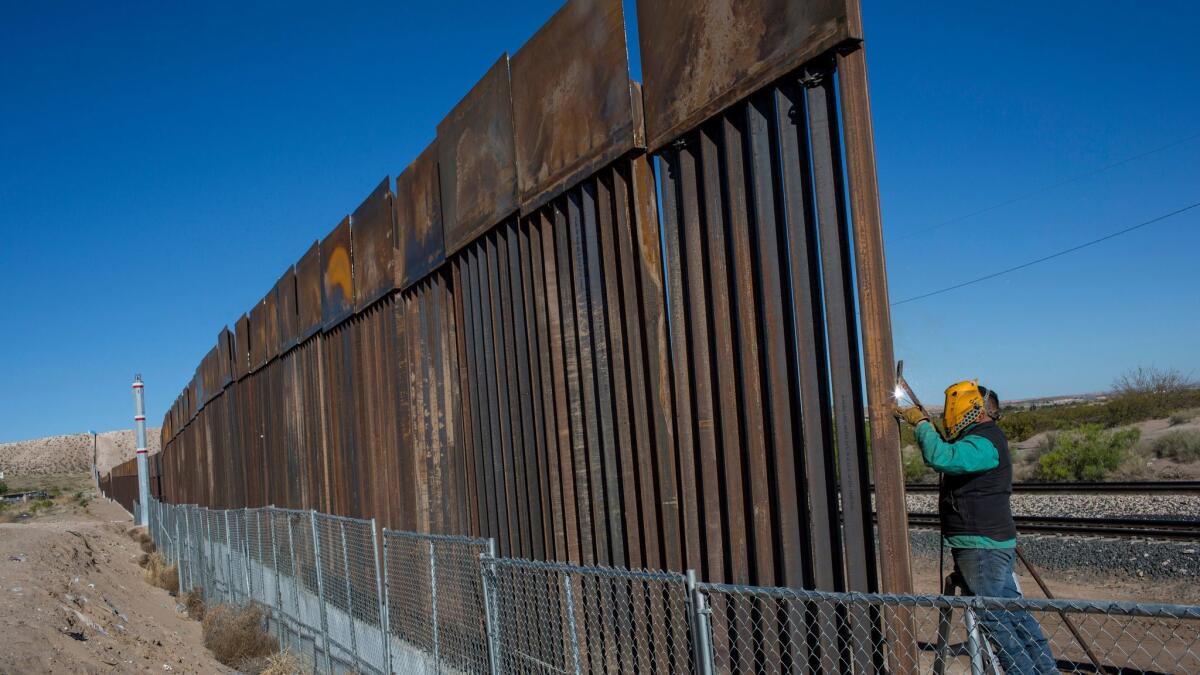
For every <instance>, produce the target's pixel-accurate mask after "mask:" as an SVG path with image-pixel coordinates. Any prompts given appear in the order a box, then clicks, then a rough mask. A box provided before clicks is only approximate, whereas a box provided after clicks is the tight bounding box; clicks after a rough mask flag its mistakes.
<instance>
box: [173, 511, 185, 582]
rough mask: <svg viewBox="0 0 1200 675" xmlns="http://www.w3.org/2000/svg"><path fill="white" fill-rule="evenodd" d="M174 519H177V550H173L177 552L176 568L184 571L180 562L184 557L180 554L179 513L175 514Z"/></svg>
mask: <svg viewBox="0 0 1200 675" xmlns="http://www.w3.org/2000/svg"><path fill="white" fill-rule="evenodd" d="M174 520H175V550H174V551H172V552H173V553H174V554H175V569H176V570H177V571H180V572H182V571H183V565H181V564H180V563H181V562H182V560H183V559H182V557H180V554H179V514H175V518H174Z"/></svg>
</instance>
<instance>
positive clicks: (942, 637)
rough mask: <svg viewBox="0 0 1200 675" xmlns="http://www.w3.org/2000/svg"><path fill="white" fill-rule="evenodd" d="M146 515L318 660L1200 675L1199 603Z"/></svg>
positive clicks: (332, 665) (616, 668)
mask: <svg viewBox="0 0 1200 675" xmlns="http://www.w3.org/2000/svg"><path fill="white" fill-rule="evenodd" d="M149 516H150V531H151V535H152V536H153V537H154V540H155V542H156V544H157V545H158V548H159V551H160V552H162V554H163V555H164V556H166V557H167V558H168V560H170V561H171V562H174V563H176V564H178V566H179V578H180V585H181V587H182V588H183V589H184V590H189V589H193V588H199V589H201V591H202V592H203V593H204V596H205V599H206V601H207V602H209V603H217V602H221V603H229V604H241V603H245V602H254V603H256V604H258V605H259V606H261V607H262V608H263V609H264V610H265V614H266V616H267V619H266V621H267V623H268V628H269V629H270V630H271V631H272V632H273V633H274V634H275V635H276V636H278V638H279V640H280V642H281V644H282V645H283V646H284V647H286V648H287V649H288V650H289V651H291V652H292V653H293V654H296V655H297V656H299V657H301V658H302V659H303V660H304V661H306V662H307V664H308V666H309V667H310V668H312V669H313V670H314V671H319V672H375V673H426V672H428V673H488V672H497V673H565V674H582V673H585V672H586V673H593V672H605V673H692V672H695V673H700V674H702V675H707V674H711V673H767V674H774V673H779V674H781V675H782V674H784V673H807V672H825V673H850V672H856V673H889V672H890V673H896V672H920V673H928V672H932V673H939V674H940V673H972V675H976V674H982V673H996V674H999V673H1047V672H1071V673H1075V672H1079V673H1116V672H1120V673H1131V672H1138V673H1198V672H1200V607H1194V606H1179V605H1160V604H1150V603H1127V602H1095V601H1078V600H1032V599H1015V600H1014V599H997V598H976V597H959V596H952V595H885V594H866V593H827V592H819V591H805V590H798V589H787V588H763V587H756V586H732V585H722V584H708V583H696V581H695V579H694V577H693V576H692V575H691V574H688V575H681V574H669V573H663V572H644V571H631V570H619V569H608V568H598V567H580V566H574V565H565V564H559V563H546V562H534V561H529V560H514V559H510V558H500V557H496V556H495V555H494V548H493V546H494V545H493V542H492V541H491V540H488V539H479V538H471V537H457V536H444V535H429V534H417V533H412V532H398V531H394V530H382V532H381V533H380V534H378V535H377V532H378V530H377V529H376V527H375V523H374V521H371V520H361V519H355V518H342V517H337V516H328V515H322V514H318V513H315V512H312V511H296V510H289V509H278V508H272V507H268V508H260V509H232V510H225V511H219V510H212V509H206V508H203V507H199V506H193V505H178V506H176V505H169V504H162V503H159V502H157V501H153V502H151V504H150V509H149ZM905 626H911V628H907V629H903V628H901V627H905ZM897 630H900V633H899V634H897V632H896V631H897Z"/></svg>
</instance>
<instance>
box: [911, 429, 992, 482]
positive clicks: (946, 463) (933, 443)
mask: <svg viewBox="0 0 1200 675" xmlns="http://www.w3.org/2000/svg"><path fill="white" fill-rule="evenodd" d="M916 434H917V445H919V446H921V456H922V457H924V458H925V463H926V464H928V465H929V466H930V468H932V469H933V470H934V471H940V472H941V473H948V474H954V475H957V474H964V473H978V472H980V471H987V470H988V469H994V468H996V467H997V466H999V465H1000V453H999V452H998V451H997V450H996V446H994V445H992V442H991V441H989V440H988V439H986V438H984V437H982V436H965V437H964V438H963V439H962V440H959V441H955V442H953V443H947V442H946V441H943V440H942V437H941V436H940V435H939V434H938V432H937V429H934V428H933V425H932V424H930V423H929V422H928V421H926V422H921V423H920V424H918V425H917V429H916Z"/></svg>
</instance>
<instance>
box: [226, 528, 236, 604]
mask: <svg viewBox="0 0 1200 675" xmlns="http://www.w3.org/2000/svg"><path fill="white" fill-rule="evenodd" d="M224 512H225V576H226V578H225V588H227V589H228V591H229V592H228V595H229V601H230V602H236V601H237V597H236V596H235V595H234V591H233V537H232V536H231V535H230V534H229V509H224Z"/></svg>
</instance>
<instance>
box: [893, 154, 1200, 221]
mask: <svg viewBox="0 0 1200 675" xmlns="http://www.w3.org/2000/svg"><path fill="white" fill-rule="evenodd" d="M1197 138H1200V133H1195V134H1192V135H1191V136H1185V137H1183V138H1178V139H1175V140H1173V141H1171V142H1170V143H1167V144H1165V145H1160V146H1158V147H1156V148H1151V149H1150V150H1146V151H1145V152H1140V153H1138V154H1136V155H1132V156H1129V157H1126V158H1124V159H1119V160H1117V161H1115V162H1111V163H1109V164H1105V165H1104V166H1100V167H1097V168H1095V169H1092V170H1091V171H1085V172H1083V173H1079V174H1075V175H1074V176H1070V177H1068V178H1064V179H1062V180H1060V181H1058V182H1055V183H1051V184H1049V185H1043V186H1042V187H1039V188H1035V189H1033V190H1030V191H1029V192H1024V193H1021V194H1018V195H1015V196H1013V197H1009V198H1008V199H1005V200H1003V201H999V202H996V203H995V204H992V205H990V206H985V207H983V208H980V209H976V210H974V211H971V212H970V213H964V214H962V215H959V216H954V217H953V218H950V219H949V220H943V221H942V222H940V223H937V224H936V225H930V226H929V227H925V228H922V229H919V230H914V231H912V232H905V233H904V234H901V235H898V236H895V237H892V238H890V239H889V240H888V241H889V243H896V242H898V241H904V240H905V239H911V238H913V237H916V236H919V235H922V234H925V233H927V232H932V231H933V230H937V229H941V228H943V227H945V226H947V225H952V224H954V223H957V222H960V221H963V220H967V219H968V218H974V217H975V216H978V215H981V214H984V213H987V212H988V211H994V210H996V209H998V208H1001V207H1005V206H1008V205H1010V204H1015V203H1017V202H1019V201H1022V200H1024V199H1028V198H1030V197H1033V196H1035V195H1039V194H1041V193H1043V192H1049V191H1050V190H1054V189H1056V188H1060V187H1062V186H1064V185H1067V184H1068V183H1074V182H1075V181H1078V180H1083V179H1084V178H1089V177H1091V176H1095V175H1097V174H1101V173H1104V172H1105V171H1108V170H1110V169H1115V168H1117V167H1118V166H1122V165H1125V164H1128V163H1130V162H1133V161H1137V160H1139V159H1142V158H1143V157H1149V156H1150V155H1153V154H1157V153H1159V152H1162V151H1164V150H1170V149H1171V148H1173V147H1175V146H1177V145H1183V144H1184V143H1187V142H1188V141H1192V140H1195V139H1197Z"/></svg>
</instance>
